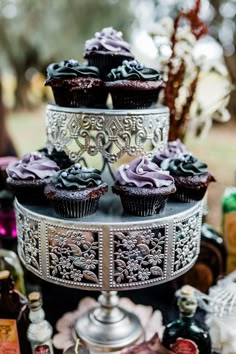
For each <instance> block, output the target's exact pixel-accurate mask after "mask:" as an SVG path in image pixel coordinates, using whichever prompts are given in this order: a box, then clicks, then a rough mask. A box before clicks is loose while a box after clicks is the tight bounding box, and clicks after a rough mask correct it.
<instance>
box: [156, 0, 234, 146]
mask: <svg viewBox="0 0 236 354" xmlns="http://www.w3.org/2000/svg"><path fill="white" fill-rule="evenodd" d="M200 6H201V0H196V1H195V5H194V7H193V8H192V9H190V10H189V11H187V12H185V11H180V12H179V14H178V15H177V17H176V18H175V20H172V19H171V18H163V19H162V20H161V21H160V23H159V24H158V25H157V26H156V27H155V29H154V31H152V32H151V33H150V35H151V37H152V38H153V40H154V42H155V43H156V45H157V46H158V40H157V38H160V37H162V38H163V37H164V36H165V37H167V38H168V40H169V45H170V49H171V55H170V56H169V57H163V56H161V55H160V61H161V65H162V67H164V74H165V76H166V78H167V80H166V88H165V91H164V97H163V103H164V104H165V105H166V106H168V107H169V109H170V131H169V140H170V141H172V140H176V139H177V138H179V139H181V140H184V138H185V136H186V132H187V130H188V131H189V130H190V131H192V132H194V134H195V135H200V134H204V133H207V132H208V130H209V128H210V126H211V124H212V119H213V118H215V117H216V118H217V119H218V120H220V121H226V120H228V119H229V118H230V115H229V112H228V111H227V109H226V105H227V103H228V99H229V94H230V92H231V90H232V88H231V84H230V81H229V78H228V71H227V69H226V67H225V66H224V64H223V63H217V64H216V63H215V62H211V63H209V62H207V63H206V61H204V60H203V58H200V59H198V60H197V59H196V58H195V56H194V48H195V45H196V44H197V42H198V40H199V39H200V38H201V37H202V36H203V35H205V34H206V33H207V27H206V25H205V24H204V23H203V21H202V20H201V19H200V17H199V12H200ZM160 54H161V53H160ZM217 79H221V80H222V81H221V83H220V86H219V85H217V86H214V87H213V90H211V89H210V88H209V82H210V81H212V83H213V85H215V84H216V80H217ZM203 86H205V87H207V89H208V92H207V93H206V90H204V88H203ZM216 87H217V89H218V88H219V91H218V92H217V93H216V91H215V90H216ZM214 89H215V90H214ZM213 93H214V95H213ZM214 96H215V97H214ZM206 97H207V99H206Z"/></svg>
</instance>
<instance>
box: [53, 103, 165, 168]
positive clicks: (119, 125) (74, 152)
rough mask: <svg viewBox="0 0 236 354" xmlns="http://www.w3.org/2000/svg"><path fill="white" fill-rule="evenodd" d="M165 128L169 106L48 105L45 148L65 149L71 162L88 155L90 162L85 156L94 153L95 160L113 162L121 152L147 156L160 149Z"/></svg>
mask: <svg viewBox="0 0 236 354" xmlns="http://www.w3.org/2000/svg"><path fill="white" fill-rule="evenodd" d="M168 132H169V109H168V108H167V107H165V106H156V107H154V108H150V109H139V110H112V109H89V108H65V107H60V106H57V105H48V106H47V109H46V135H47V147H48V149H49V152H50V151H52V150H53V148H55V149H56V150H57V151H65V152H66V153H67V154H68V155H69V157H70V158H71V160H72V161H74V162H78V161H80V160H81V159H84V160H85V161H86V162H87V159H88V163H90V160H89V158H91V157H96V159H95V160H94V161H95V162H97V163H98V160H100V161H101V160H105V161H106V162H108V163H109V164H114V163H116V162H117V161H118V160H120V159H122V157H125V155H126V156H127V155H129V156H136V155H140V154H145V155H147V156H148V157H149V158H151V157H152V156H153V154H154V152H156V151H162V150H163V149H164V147H165V145H166V143H167V139H168ZM99 157H100V159H99ZM94 161H93V162H94ZM94 165H96V163H93V166H94ZM96 167H99V166H96Z"/></svg>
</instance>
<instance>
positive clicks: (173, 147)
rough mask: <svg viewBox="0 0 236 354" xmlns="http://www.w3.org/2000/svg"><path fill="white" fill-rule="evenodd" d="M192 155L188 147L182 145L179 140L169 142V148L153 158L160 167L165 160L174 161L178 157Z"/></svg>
mask: <svg viewBox="0 0 236 354" xmlns="http://www.w3.org/2000/svg"><path fill="white" fill-rule="evenodd" d="M184 154H185V155H187V154H188V155H191V153H190V152H189V151H188V150H187V148H186V146H185V145H184V144H183V143H181V141H180V140H179V139H177V140H174V141H168V143H167V146H166V148H165V150H164V151H162V152H158V153H157V154H155V155H154V156H153V159H152V161H153V162H155V163H156V164H157V165H158V166H160V164H161V163H162V161H163V160H165V159H174V158H176V157H181V156H183V155H184Z"/></svg>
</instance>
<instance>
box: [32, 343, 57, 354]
mask: <svg viewBox="0 0 236 354" xmlns="http://www.w3.org/2000/svg"><path fill="white" fill-rule="evenodd" d="M34 354H53V353H52V351H51V349H50V347H49V345H47V344H42V345H38V346H37V347H35V348H34Z"/></svg>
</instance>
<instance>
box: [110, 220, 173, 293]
mask: <svg viewBox="0 0 236 354" xmlns="http://www.w3.org/2000/svg"><path fill="white" fill-rule="evenodd" d="M111 234H112V237H111V245H110V246H111V267H110V268H111V271H110V287H111V288H124V287H125V288H128V287H131V288H132V287H144V286H148V285H149V286H150V285H155V284H157V283H158V282H160V281H163V280H165V279H166V268H167V244H168V226H167V225H158V226H153V227H151V226H149V227H136V228H135V227H134V228H130V229H113V230H112V231H111Z"/></svg>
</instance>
